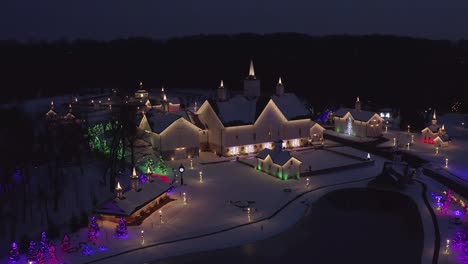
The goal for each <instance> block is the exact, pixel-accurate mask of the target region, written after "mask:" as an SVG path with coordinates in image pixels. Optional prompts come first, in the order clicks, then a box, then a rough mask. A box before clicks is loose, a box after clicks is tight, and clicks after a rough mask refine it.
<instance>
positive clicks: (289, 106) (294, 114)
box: [271, 93, 310, 120]
mask: <svg viewBox="0 0 468 264" xmlns="http://www.w3.org/2000/svg"><path fill="white" fill-rule="evenodd" d="M271 99H272V100H273V102H274V103H275V104H276V106H277V107H278V108H279V109H280V111H281V113H283V115H284V116H285V117H286V118H287V119H288V120H292V119H295V118H298V117H305V116H310V112H309V110H307V108H306V106H305V104H304V103H303V102H301V100H299V98H298V97H297V96H296V95H295V94H292V93H286V94H284V95H281V96H276V95H272V96H271Z"/></svg>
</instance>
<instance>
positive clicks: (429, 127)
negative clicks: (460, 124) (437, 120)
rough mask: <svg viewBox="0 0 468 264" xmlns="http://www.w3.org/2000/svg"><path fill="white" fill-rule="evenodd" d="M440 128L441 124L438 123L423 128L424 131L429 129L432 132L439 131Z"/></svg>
mask: <svg viewBox="0 0 468 264" xmlns="http://www.w3.org/2000/svg"><path fill="white" fill-rule="evenodd" d="M439 128H440V126H439V125H437V124H431V125H430V126H428V127H426V128H425V129H423V130H422V131H424V130H426V129H429V130H430V131H431V132H432V133H437V132H439Z"/></svg>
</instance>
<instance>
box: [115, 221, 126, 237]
mask: <svg viewBox="0 0 468 264" xmlns="http://www.w3.org/2000/svg"><path fill="white" fill-rule="evenodd" d="M115 235H116V236H118V237H122V236H126V235H127V223H126V222H125V219H123V218H120V220H119V223H118V224H117V227H116V228H115Z"/></svg>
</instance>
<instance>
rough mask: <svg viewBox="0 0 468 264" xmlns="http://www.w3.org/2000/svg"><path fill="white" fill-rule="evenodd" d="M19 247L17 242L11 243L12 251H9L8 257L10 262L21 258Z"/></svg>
mask: <svg viewBox="0 0 468 264" xmlns="http://www.w3.org/2000/svg"><path fill="white" fill-rule="evenodd" d="M19 257H20V255H19V248H18V244H16V242H13V243H11V248H10V251H9V252H8V259H9V260H10V262H13V263H14V262H17V261H18V260H19Z"/></svg>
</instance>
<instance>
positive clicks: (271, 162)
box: [256, 140, 302, 180]
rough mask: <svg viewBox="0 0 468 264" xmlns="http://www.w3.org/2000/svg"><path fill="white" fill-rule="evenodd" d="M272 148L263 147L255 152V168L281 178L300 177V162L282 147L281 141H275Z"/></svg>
mask: <svg viewBox="0 0 468 264" xmlns="http://www.w3.org/2000/svg"><path fill="white" fill-rule="evenodd" d="M274 143H275V147H274V149H269V148H265V149H263V150H262V151H261V152H260V153H258V154H257V156H256V158H257V169H258V170H259V171H262V172H265V173H267V174H270V175H272V176H275V177H278V178H279V179H281V180H287V179H289V178H291V177H296V178H299V177H300V173H301V164H302V162H301V161H300V160H298V159H297V158H295V157H293V156H291V153H289V151H284V150H283V148H282V145H283V141H282V140H278V141H275V142H274Z"/></svg>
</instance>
